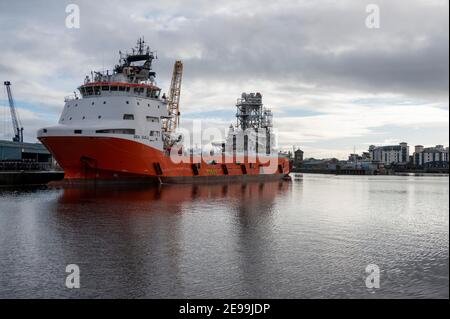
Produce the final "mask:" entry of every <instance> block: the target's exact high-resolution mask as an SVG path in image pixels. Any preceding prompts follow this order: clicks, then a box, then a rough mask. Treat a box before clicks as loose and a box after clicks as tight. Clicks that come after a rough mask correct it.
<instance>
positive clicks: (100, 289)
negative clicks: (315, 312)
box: [0, 175, 449, 298]
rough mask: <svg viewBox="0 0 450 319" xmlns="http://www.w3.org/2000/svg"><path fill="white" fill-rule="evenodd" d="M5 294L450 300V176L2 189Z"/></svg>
mask: <svg viewBox="0 0 450 319" xmlns="http://www.w3.org/2000/svg"><path fill="white" fill-rule="evenodd" d="M67 264H77V265H78V266H79V267H80V270H81V288H80V289H72V290H70V289H67V288H65V278H66V275H67V274H66V273H65V267H66V265H67ZM368 264H376V265H378V266H379V268H380V270H381V278H380V288H379V289H374V290H369V289H367V288H366V286H365V278H366V273H365V268H366V266H367V265H368ZM0 297H3V298H5V297H42V298H45V297H96V298H105V297H113V298H116V297H124V298H144V297H146V298H158V297H160V298H167V297H175V298H186V297H189V298H191V297H192V298H194V297H195V298H211V297H218V298H233V297H235V298H246V297H252V298H260V297H268V298H345V297H352V298H356V297H361V298H374V297H375V298H400V297H408V298H424V297H432V298H448V297H449V179H448V177H423V176H422V177H408V176H379V177H365V176H339V177H335V176H323V175H303V179H302V180H294V181H293V182H282V183H279V182H275V183H265V184H259V183H256V184H255V183H251V184H246V185H243V184H230V185H213V186H211V185H205V186H200V185H199V186H163V187H159V188H158V187H148V188H146V187H139V188H135V187H134V188H130V187H126V188H124V187H120V188H117V187H106V188H105V187H97V188H86V187H84V188H66V189H62V188H49V189H46V188H43V189H34V190H21V191H17V190H16V191H12V190H0Z"/></svg>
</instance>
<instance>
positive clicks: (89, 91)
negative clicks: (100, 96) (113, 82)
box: [85, 86, 94, 95]
mask: <svg viewBox="0 0 450 319" xmlns="http://www.w3.org/2000/svg"><path fill="white" fill-rule="evenodd" d="M85 89H86V94H87V95H93V94H94V89H93V88H92V86H88V87H86V88H85Z"/></svg>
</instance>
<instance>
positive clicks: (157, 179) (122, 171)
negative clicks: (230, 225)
mask: <svg viewBox="0 0 450 319" xmlns="http://www.w3.org/2000/svg"><path fill="white" fill-rule="evenodd" d="M39 139H40V141H41V142H42V143H43V144H44V145H45V146H46V147H47V148H48V149H49V150H50V152H51V153H52V154H53V156H54V157H55V159H56V160H57V162H58V164H59V165H60V166H61V167H62V168H63V169H64V172H65V176H64V178H65V181H66V182H73V183H76V182H93V181H95V182H142V183H171V184H172V183H173V184H188V183H218V182H234V181H254V180H260V181H266V180H277V179H282V178H284V177H285V176H286V175H287V174H289V170H290V165H289V161H288V159H287V158H277V159H276V161H277V163H276V165H275V168H273V169H272V170H271V171H269V170H266V171H265V172H264V173H262V172H261V168H260V166H262V165H260V163H258V162H257V163H255V164H250V163H247V160H246V159H244V161H242V163H236V162H235V161H233V160H232V161H231V162H229V163H226V162H224V164H220V163H217V164H207V163H205V162H203V161H202V160H200V161H199V162H198V163H196V164H192V163H191V162H188V161H186V162H183V163H174V162H173V161H172V160H171V158H170V157H169V156H168V155H166V154H165V153H163V152H162V151H160V150H157V149H155V148H152V147H150V146H147V145H144V144H142V143H139V142H135V141H131V140H128V139H121V138H116V137H90V136H80V137H76V136H47V137H39ZM268 171H269V172H268Z"/></svg>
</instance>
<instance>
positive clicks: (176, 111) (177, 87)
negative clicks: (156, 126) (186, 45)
mask: <svg viewBox="0 0 450 319" xmlns="http://www.w3.org/2000/svg"><path fill="white" fill-rule="evenodd" d="M182 77H183V63H182V62H181V61H175V64H174V66H173V74H172V82H171V84H170V91H169V98H168V101H167V103H168V111H169V118H168V119H167V121H165V122H164V124H163V129H164V131H165V132H167V133H169V134H170V133H174V132H175V130H176V128H177V127H178V126H179V125H180V93H181V79H182Z"/></svg>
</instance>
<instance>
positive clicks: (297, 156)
mask: <svg viewBox="0 0 450 319" xmlns="http://www.w3.org/2000/svg"><path fill="white" fill-rule="evenodd" d="M303 154H304V152H303V151H302V150H301V149H297V150H296V151H295V152H294V166H295V167H300V166H301V164H302V163H303Z"/></svg>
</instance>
